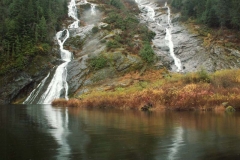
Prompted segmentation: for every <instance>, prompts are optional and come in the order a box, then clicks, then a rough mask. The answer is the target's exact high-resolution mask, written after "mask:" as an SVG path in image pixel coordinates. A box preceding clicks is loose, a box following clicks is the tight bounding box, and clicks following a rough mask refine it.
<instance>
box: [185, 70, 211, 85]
mask: <svg viewBox="0 0 240 160" xmlns="http://www.w3.org/2000/svg"><path fill="white" fill-rule="evenodd" d="M183 81H184V82H185V83H187V84H188V83H199V82H204V83H210V81H211V77H210V75H209V74H208V72H207V71H206V70H204V69H201V70H200V71H198V72H196V73H189V74H187V75H185V76H184V77H183Z"/></svg>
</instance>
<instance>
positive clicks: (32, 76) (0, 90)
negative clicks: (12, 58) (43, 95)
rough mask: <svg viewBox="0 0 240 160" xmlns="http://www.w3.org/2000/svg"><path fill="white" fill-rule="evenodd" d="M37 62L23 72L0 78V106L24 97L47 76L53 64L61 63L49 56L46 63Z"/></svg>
mask: <svg viewBox="0 0 240 160" xmlns="http://www.w3.org/2000/svg"><path fill="white" fill-rule="evenodd" d="M55 58H56V57H55ZM39 61H40V62H39V63H38V64H31V65H29V68H28V69H26V71H24V72H18V73H11V74H8V75H4V76H2V77H0V104H9V103H11V102H12V101H13V100H14V99H15V98H16V97H18V98H22V97H25V96H26V94H27V93H29V92H31V91H32V90H33V89H34V88H35V86H36V85H37V84H38V83H39V82H40V81H41V80H42V79H43V78H44V77H45V76H46V75H47V73H48V72H49V70H51V68H52V67H53V64H56V65H57V64H59V63H61V62H59V61H58V60H53V57H51V56H50V57H49V61H48V63H46V62H44V61H42V60H39Z"/></svg>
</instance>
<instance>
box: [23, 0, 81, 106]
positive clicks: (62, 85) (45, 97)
mask: <svg viewBox="0 0 240 160" xmlns="http://www.w3.org/2000/svg"><path fill="white" fill-rule="evenodd" d="M68 16H69V17H72V18H73V19H74V20H75V21H74V22H73V23H72V24H70V25H69V26H68V28H78V27H79V25H78V24H79V21H80V20H79V19H78V18H77V7H76V2H75V0H71V2H70V3H69V5H68ZM56 38H57V41H58V44H59V47H60V54H61V59H62V60H63V61H64V63H62V64H61V65H59V66H58V67H57V69H56V71H55V73H54V76H53V77H52V80H51V81H50V83H49V84H48V86H47V88H46V87H44V85H45V83H46V81H47V79H48V78H49V75H48V76H47V77H45V78H44V79H43V80H42V82H41V83H40V84H39V85H38V86H37V88H36V89H34V90H33V91H32V92H31V93H30V95H29V96H28V97H27V99H26V100H25V101H24V102H23V103H24V104H34V103H37V104H50V103H51V102H52V101H53V100H54V99H57V98H60V97H61V96H62V94H63V93H64V98H65V99H68V83H67V65H68V63H69V62H70V61H71V59H72V53H71V52H70V51H68V50H65V49H64V48H63V45H64V43H65V41H66V40H67V39H68V38H69V31H68V30H67V29H64V30H63V31H59V32H57V34H56ZM46 85H47V84H46ZM43 88H44V89H45V88H46V90H44V91H42V90H43ZM41 92H43V93H42V94H41Z"/></svg>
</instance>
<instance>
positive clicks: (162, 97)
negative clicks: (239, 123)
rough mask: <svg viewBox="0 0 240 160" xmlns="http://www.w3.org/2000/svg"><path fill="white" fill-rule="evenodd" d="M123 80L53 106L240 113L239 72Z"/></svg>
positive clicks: (130, 76)
mask: <svg viewBox="0 0 240 160" xmlns="http://www.w3.org/2000/svg"><path fill="white" fill-rule="evenodd" d="M122 80H124V81H125V82H126V81H129V83H128V84H126V85H115V86H111V85H110V86H106V85H104V84H106V82H105V83H104V82H102V83H103V84H101V83H99V84H98V85H97V86H91V88H88V89H87V90H88V92H85V93H84V94H82V95H81V96H79V97H74V98H72V99H70V100H69V101H66V100H63V99H58V100H54V101H53V102H52V105H53V106H66V107H88V108H91V107H96V108H118V109H137V110H165V109H166V110H225V108H226V107H228V106H232V107H233V108H235V109H236V110H239V109H240V87H239V86H240V70H239V69H238V70H221V71H217V72H215V73H211V74H209V73H207V72H205V71H204V70H201V71H198V72H196V73H188V74H182V73H168V72H167V71H166V70H155V71H146V72H145V73H143V74H142V75H139V73H131V74H126V75H125V76H123V77H121V78H119V79H118V80H117V81H119V82H121V81H122ZM111 81H113V80H111ZM114 81H116V79H115V80H114ZM96 87H97V88H101V87H102V89H101V90H100V89H98V90H96Z"/></svg>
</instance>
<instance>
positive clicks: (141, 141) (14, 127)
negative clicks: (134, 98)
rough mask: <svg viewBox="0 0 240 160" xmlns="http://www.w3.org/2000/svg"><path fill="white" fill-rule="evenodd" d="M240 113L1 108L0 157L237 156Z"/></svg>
mask: <svg viewBox="0 0 240 160" xmlns="http://www.w3.org/2000/svg"><path fill="white" fill-rule="evenodd" d="M239 124H240V114H239V113H235V114H230V115H229V114H225V113H213V112H205V113H203V112H202V113H201V112H141V111H128V110H125V111H122V110H104V109H101V110H98V109H92V110H87V109H78V108H53V107H52V106H51V105H6V106H0V142H1V143H0V159H1V160H2V159H3V160H4V159H18V160H19V159H24V160H26V159H80V160H141V159H142V160H155V159H156V160H160V159H162V160H167V159H169V160H170V159H199V160H202V159H214V160H215V159H216V160H217V159H239V158H240V145H239V144H240V125H239Z"/></svg>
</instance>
